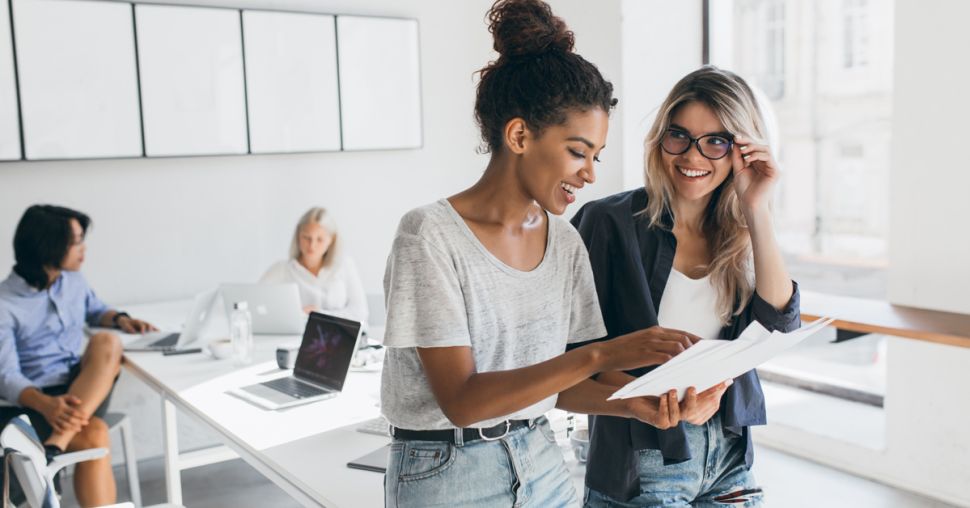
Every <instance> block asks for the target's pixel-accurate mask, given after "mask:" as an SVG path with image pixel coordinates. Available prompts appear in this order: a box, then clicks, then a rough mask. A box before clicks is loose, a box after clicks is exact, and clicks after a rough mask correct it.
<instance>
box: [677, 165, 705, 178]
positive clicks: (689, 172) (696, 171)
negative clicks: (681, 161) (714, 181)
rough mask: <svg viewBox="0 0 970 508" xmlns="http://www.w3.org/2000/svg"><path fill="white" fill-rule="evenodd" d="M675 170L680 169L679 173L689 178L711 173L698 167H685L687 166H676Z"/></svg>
mask: <svg viewBox="0 0 970 508" xmlns="http://www.w3.org/2000/svg"><path fill="white" fill-rule="evenodd" d="M677 171H680V174H682V175H684V176H687V177H690V178H697V177H700V176H707V175H709V174H711V172H710V171H703V170H700V169H687V168H682V167H680V166H677Z"/></svg>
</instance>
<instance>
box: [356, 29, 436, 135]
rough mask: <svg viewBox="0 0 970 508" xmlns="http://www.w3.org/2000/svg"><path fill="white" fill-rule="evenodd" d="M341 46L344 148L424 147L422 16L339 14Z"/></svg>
mask: <svg viewBox="0 0 970 508" xmlns="http://www.w3.org/2000/svg"><path fill="white" fill-rule="evenodd" d="M337 51H338V55H339V60H338V62H339V67H340V73H339V75H340V109H341V126H342V131H343V146H344V150H376V149H393V148H419V147H421V144H422V132H421V128H422V125H421V65H420V60H419V56H418V55H419V42H418V22H417V20H413V19H394V18H371V17H358V16H337Z"/></svg>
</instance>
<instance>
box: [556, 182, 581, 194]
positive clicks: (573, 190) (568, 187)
mask: <svg viewBox="0 0 970 508" xmlns="http://www.w3.org/2000/svg"><path fill="white" fill-rule="evenodd" d="M560 186H561V187H562V188H563V190H564V191H566V192H568V193H569V194H576V190H577V189H576V187H573V186H572V185H569V184H568V183H566V182H562V183H560Z"/></svg>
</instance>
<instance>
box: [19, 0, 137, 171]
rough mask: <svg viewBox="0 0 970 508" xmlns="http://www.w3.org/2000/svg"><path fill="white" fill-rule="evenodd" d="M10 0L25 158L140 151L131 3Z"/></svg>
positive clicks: (119, 154) (127, 154)
mask: <svg viewBox="0 0 970 508" xmlns="http://www.w3.org/2000/svg"><path fill="white" fill-rule="evenodd" d="M12 2H13V6H12V7H13V9H12V10H13V26H14V35H15V37H16V50H17V70H18V77H19V85H20V87H19V88H20V106H21V111H22V115H23V136H24V151H25V156H26V158H27V159H30V160H39V159H82V158H110V157H138V156H141V155H142V136H141V118H140V116H139V109H138V75H137V71H136V63H135V39H134V30H133V26H132V12H131V10H132V9H131V4H127V3H116V2H101V1H84V0H12ZM0 52H2V49H0ZM0 58H2V57H0ZM7 76H8V75H7V74H6V73H4V74H2V75H0V82H2V81H4V80H5V79H6V77H7ZM4 87H5V85H3V84H2V83H0V90H3V89H4ZM0 100H3V99H0ZM13 110H14V111H15V110H16V108H13ZM0 111H3V113H0V116H2V117H6V116H7V113H6V112H7V111H10V110H9V109H7V108H3V109H2V110H0ZM3 121H6V119H5V118H4V120H3Z"/></svg>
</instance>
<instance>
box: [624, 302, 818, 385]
mask: <svg viewBox="0 0 970 508" xmlns="http://www.w3.org/2000/svg"><path fill="white" fill-rule="evenodd" d="M831 322H832V320H831V319H819V320H817V321H815V322H814V323H812V324H811V325H809V326H806V327H803V328H799V329H798V330H795V331H792V332H788V333H784V332H779V331H774V332H769V331H768V330H766V329H765V327H763V326H761V324H759V323H758V322H757V321H755V322H752V323H751V324H750V325H748V327H747V328H745V329H744V331H743V332H741V335H740V336H738V338H737V339H735V340H702V341H700V342H698V343H697V344H694V345H693V346H691V347H689V348H687V350H686V351H684V352H683V353H680V354H679V355H677V356H675V357H673V358H672V359H671V360H670V361H668V362H667V363H665V364H663V365H661V366H659V367H657V368H656V369H654V370H652V371H651V372H649V373H647V374H644V375H643V376H641V377H639V378H637V379H634V380H633V381H631V382H630V383H628V384H627V385H626V386H624V387H623V388H620V389H619V390H617V391H616V393H614V394H613V395H611V396H610V399H609V400H614V399H629V398H632V397H642V396H645V395H651V396H659V395H662V394H664V393H667V392H668V391H670V390H673V389H676V390H677V398H678V399H681V398H683V396H684V394H685V393H686V391H687V388H689V387H691V386H693V387H696V388H697V391H698V392H702V391H704V390H706V389H708V388H710V387H712V386H714V385H716V384H718V383H720V382H722V381H726V380H728V379H734V378H735V377H738V376H740V375H741V374H744V373H745V372H747V371H749V370H751V369H754V368H755V367H757V366H758V365H761V364H762V363H764V362H766V361H768V360H770V359H772V358H774V357H775V356H777V355H778V354H780V353H781V352H783V351H785V350H787V349H789V348H791V347H793V346H795V345H796V344H798V343H799V342H801V341H803V340H805V339H807V338H809V337H811V336H812V335H814V334H815V333H816V332H818V331H819V330H821V329H823V328H825V327H826V326H827V325H828V324H830V323H831Z"/></svg>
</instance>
